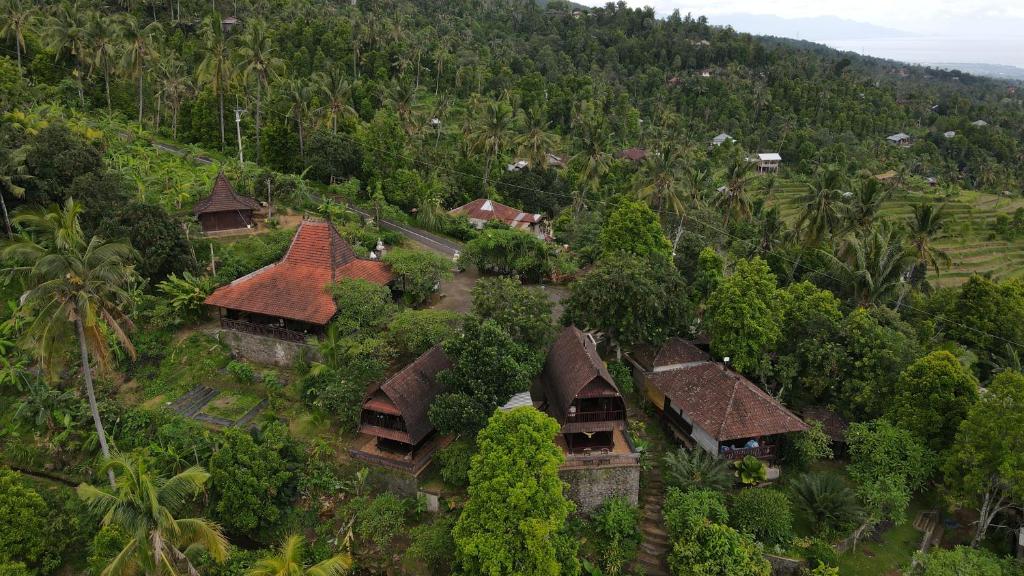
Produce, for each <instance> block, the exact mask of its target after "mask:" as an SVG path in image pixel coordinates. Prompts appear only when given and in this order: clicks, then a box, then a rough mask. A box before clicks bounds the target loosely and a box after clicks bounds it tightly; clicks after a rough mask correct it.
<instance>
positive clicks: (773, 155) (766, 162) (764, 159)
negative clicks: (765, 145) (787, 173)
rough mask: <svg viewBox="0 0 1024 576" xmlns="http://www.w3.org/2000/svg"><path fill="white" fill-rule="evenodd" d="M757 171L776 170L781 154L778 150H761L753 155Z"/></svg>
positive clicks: (780, 160)
mask: <svg viewBox="0 0 1024 576" xmlns="http://www.w3.org/2000/svg"><path fill="white" fill-rule="evenodd" d="M754 161H755V162H756V163H757V171H758V172H762V173H764V172H778V171H779V166H780V165H781V164H782V156H781V155H780V154H779V153H778V152H761V153H759V154H758V155H757V156H755V157H754Z"/></svg>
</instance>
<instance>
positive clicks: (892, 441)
mask: <svg viewBox="0 0 1024 576" xmlns="http://www.w3.org/2000/svg"><path fill="white" fill-rule="evenodd" d="M846 442H847V445H848V447H849V453H850V466H849V467H848V468H847V469H848V470H849V472H850V477H851V478H853V480H854V481H855V482H856V483H857V491H858V493H859V494H860V497H861V501H862V502H863V505H864V510H865V514H866V516H867V517H868V518H869V519H872V518H874V519H876V520H881V519H885V518H888V519H891V520H893V521H894V522H896V523H900V522H902V521H903V520H904V519H905V515H906V510H907V506H908V505H909V504H910V498H911V495H913V493H914V492H916V491H917V490H919V489H920V488H921V487H922V486H923V485H924V482H925V480H926V479H927V478H928V477H929V476H930V475H931V473H932V470H934V468H935V456H934V454H932V453H931V452H930V451H929V450H928V448H926V447H925V446H924V445H922V443H921V441H920V440H918V439H917V438H916V437H915V436H914V435H913V434H911V433H910V432H908V431H906V430H904V429H902V428H898V427H896V426H894V425H892V424H890V423H889V422H888V421H886V420H874V421H872V422H866V423H860V422H858V423H855V424H851V425H850V427H849V429H848V430H847V431H846Z"/></svg>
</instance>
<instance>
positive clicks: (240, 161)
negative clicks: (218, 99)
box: [235, 107, 245, 168]
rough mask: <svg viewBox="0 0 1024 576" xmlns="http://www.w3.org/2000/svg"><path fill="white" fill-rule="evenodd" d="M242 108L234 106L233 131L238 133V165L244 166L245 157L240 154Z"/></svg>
mask: <svg viewBox="0 0 1024 576" xmlns="http://www.w3.org/2000/svg"><path fill="white" fill-rule="evenodd" d="M242 112H245V110H242V109H241V108H237V107H236V108H235V132H236V133H237V134H238V167H239V168H245V157H244V156H242Z"/></svg>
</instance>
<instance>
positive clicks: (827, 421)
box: [802, 406, 850, 442]
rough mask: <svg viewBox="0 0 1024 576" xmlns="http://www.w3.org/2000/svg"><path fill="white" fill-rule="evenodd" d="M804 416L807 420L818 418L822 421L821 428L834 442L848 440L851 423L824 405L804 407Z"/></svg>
mask: <svg viewBox="0 0 1024 576" xmlns="http://www.w3.org/2000/svg"><path fill="white" fill-rule="evenodd" d="M802 416H803V417H804V420H805V421H810V420H817V421H818V422H821V428H822V430H824V431H825V434H828V436H829V438H831V439H832V441H833V442H846V429H847V428H849V427H850V425H849V424H848V423H847V422H846V420H844V419H843V417H842V416H840V415H838V414H836V413H835V412H833V411H832V410H829V409H828V408H826V407H824V406H808V407H807V408H804V410H803V414H802Z"/></svg>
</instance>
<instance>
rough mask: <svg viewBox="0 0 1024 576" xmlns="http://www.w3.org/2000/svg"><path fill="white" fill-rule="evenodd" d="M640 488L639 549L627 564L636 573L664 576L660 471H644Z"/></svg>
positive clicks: (665, 541) (666, 544)
mask: <svg viewBox="0 0 1024 576" xmlns="http://www.w3.org/2000/svg"><path fill="white" fill-rule="evenodd" d="M645 474H647V475H648V476H647V477H646V478H644V487H643V491H642V492H641V494H640V511H641V514H642V516H641V518H640V536H641V540H640V548H639V550H637V557H636V560H635V561H634V562H633V565H632V566H631V568H632V570H633V572H635V573H637V574H647V575H648V576H668V565H667V563H666V562H665V558H666V556H667V555H668V552H669V549H670V548H671V545H670V543H669V539H668V534H667V533H666V532H665V529H664V527H663V522H664V519H663V517H662V515H661V507H662V505H663V503H664V499H665V484H664V482H662V479H661V471H660V470H659V469H658V468H657V467H654V468H652V469H651V470H649V471H647V472H645Z"/></svg>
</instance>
